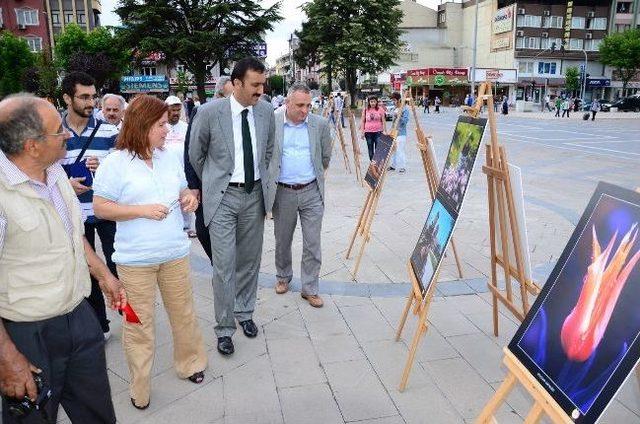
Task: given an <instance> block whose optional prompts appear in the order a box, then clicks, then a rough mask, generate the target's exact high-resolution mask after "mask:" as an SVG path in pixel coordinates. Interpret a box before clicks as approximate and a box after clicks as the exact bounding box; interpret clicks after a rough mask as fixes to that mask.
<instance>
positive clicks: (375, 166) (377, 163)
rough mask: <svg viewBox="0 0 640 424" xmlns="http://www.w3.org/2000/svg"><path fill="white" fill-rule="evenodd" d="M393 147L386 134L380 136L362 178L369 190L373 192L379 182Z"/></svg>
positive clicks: (391, 139) (390, 139)
mask: <svg viewBox="0 0 640 424" xmlns="http://www.w3.org/2000/svg"><path fill="white" fill-rule="evenodd" d="M392 147H393V138H391V136H389V135H387V134H382V135H381V136H380V138H379V139H378V144H377V145H376V151H375V153H374V154H373V159H371V162H370V163H369V168H368V169H367V174H366V175H365V176H364V180H365V181H366V182H367V184H368V185H369V187H371V190H375V189H376V187H377V186H378V183H379V182H380V177H381V176H382V173H383V172H384V171H385V169H384V167H385V166H386V165H387V162H388V160H389V156H390V155H391V153H392V152H391V148H392Z"/></svg>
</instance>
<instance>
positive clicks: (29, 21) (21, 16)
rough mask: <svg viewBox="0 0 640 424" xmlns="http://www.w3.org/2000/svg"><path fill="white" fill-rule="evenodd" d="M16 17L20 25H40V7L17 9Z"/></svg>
mask: <svg viewBox="0 0 640 424" xmlns="http://www.w3.org/2000/svg"><path fill="white" fill-rule="evenodd" d="M16 18H17V21H18V25H30V26H38V25H40V21H39V20H38V9H27V8H24V9H16Z"/></svg>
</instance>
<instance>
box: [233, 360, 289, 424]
mask: <svg viewBox="0 0 640 424" xmlns="http://www.w3.org/2000/svg"><path fill="white" fill-rule="evenodd" d="M223 384H224V401H225V409H224V411H225V418H226V417H237V418H240V417H243V418H244V419H247V420H250V419H251V417H255V418H256V419H258V418H260V417H271V416H280V421H282V415H281V411H280V402H279V400H278V394H277V392H276V384H275V381H274V378H273V371H272V369H271V364H270V363H269V357H268V356H267V355H262V356H259V357H258V358H255V359H253V360H252V361H250V362H247V363H246V364H245V365H243V366H241V367H238V368H236V369H234V370H231V371H230V372H228V373H227V374H225V375H224V377H223ZM238 422H239V421H238Z"/></svg>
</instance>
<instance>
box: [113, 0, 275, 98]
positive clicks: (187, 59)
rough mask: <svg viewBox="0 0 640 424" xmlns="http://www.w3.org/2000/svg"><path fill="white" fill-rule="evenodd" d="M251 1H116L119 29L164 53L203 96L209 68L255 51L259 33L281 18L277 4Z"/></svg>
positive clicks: (138, 44) (144, 49)
mask: <svg viewBox="0 0 640 424" xmlns="http://www.w3.org/2000/svg"><path fill="white" fill-rule="evenodd" d="M260 3H261V2H257V1H253V0H165V1H159V0H120V2H119V7H118V8H117V9H116V13H117V14H118V16H120V19H121V20H122V23H123V27H122V28H121V29H119V32H120V33H121V35H122V36H123V38H124V39H126V40H127V42H128V43H129V45H130V46H131V47H135V48H138V49H139V50H140V52H141V53H142V54H145V53H152V52H162V53H163V54H164V56H165V60H166V61H167V63H172V62H175V61H180V63H182V64H183V65H184V66H185V68H186V69H187V70H189V72H191V73H192V74H193V78H194V80H195V84H196V86H197V89H198V96H199V97H200V98H201V99H205V98H206V97H207V96H206V93H205V90H204V83H205V80H206V78H207V76H208V68H207V67H208V66H211V67H213V66H215V65H216V64H220V67H221V68H224V66H225V65H226V62H227V61H228V60H235V59H238V58H240V57H242V56H247V55H253V54H254V53H253V45H255V43H259V42H262V41H263V40H262V34H264V32H266V31H269V30H271V29H273V25H274V24H276V23H277V22H278V21H280V20H282V17H281V16H280V15H279V13H278V11H279V9H280V3H276V4H274V5H273V6H271V7H269V8H266V9H263V8H262V7H261V6H260Z"/></svg>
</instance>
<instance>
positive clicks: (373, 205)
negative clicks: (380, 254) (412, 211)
mask: <svg viewBox="0 0 640 424" xmlns="http://www.w3.org/2000/svg"><path fill="white" fill-rule="evenodd" d="M404 105H405V96H404V95H403V96H402V100H401V102H400V106H401V108H402V107H404ZM400 110H402V109H400ZM399 115H400V114H397V115H396V117H395V119H394V121H393V124H392V126H391V128H392V129H391V132H390V134H391V137H392V138H393V144H392V145H391V149H390V151H389V156H387V159H386V160H385V163H384V164H383V166H382V174H381V175H380V178H379V179H378V184H377V185H376V188H375V189H373V190H372V189H371V188H369V194H367V198H366V200H365V202H364V206H363V207H362V211H361V212H360V217H359V218H358V223H357V225H356V228H355V230H354V231H353V234H352V236H351V242H350V243H349V248H348V249H347V254H346V255H345V258H346V259H349V258H350V256H351V251H352V250H353V247H354V244H355V241H356V237H357V236H358V235H360V237H361V239H362V240H361V244H360V251H359V252H358V256H357V258H356V263H355V266H354V268H353V271H351V277H352V278H353V280H354V281H355V280H356V277H357V275H358V269H359V268H360V262H361V261H362V256H363V255H364V248H365V247H366V245H367V243H368V242H369V240H371V224H372V222H373V217H374V216H375V214H376V209H377V207H378V200H380V194H381V193H382V187H384V180H385V178H386V176H387V169H388V167H389V161H390V160H391V157H392V156H393V154H394V152H395V150H396V134H397V128H398V122H399V120H400V119H399Z"/></svg>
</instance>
